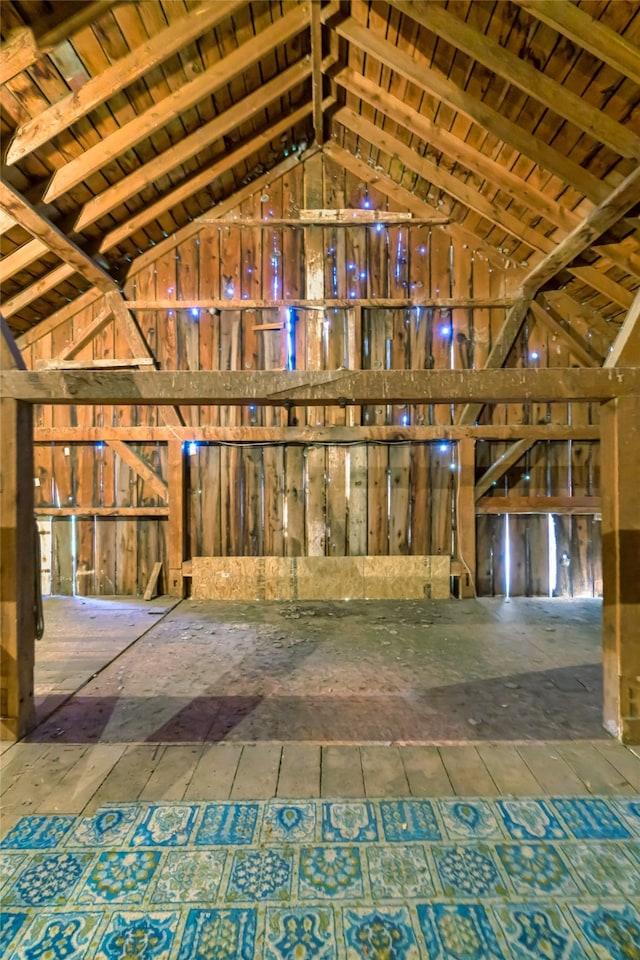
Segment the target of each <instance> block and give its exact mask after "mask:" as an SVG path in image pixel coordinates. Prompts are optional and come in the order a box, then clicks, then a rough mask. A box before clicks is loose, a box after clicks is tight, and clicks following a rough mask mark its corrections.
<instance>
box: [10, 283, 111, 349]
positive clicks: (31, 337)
mask: <svg viewBox="0 0 640 960" xmlns="http://www.w3.org/2000/svg"><path fill="white" fill-rule="evenodd" d="M102 296H103V294H102V293H101V292H100V290H96V288H95V287H91V289H90V290H86V291H85V292H84V293H81V294H80V296H79V297H76V299H75V300H72V301H71V303H65V305H64V307H60V309H59V310H56V311H55V313H50V314H49V316H48V317H45V318H44V320H41V321H40V323H38V324H36V325H35V326H33V327H31V328H30V329H29V330H27V331H25V333H22V334H21V335H20V336H19V337H18V340H17V344H18V346H19V347H20V349H21V350H26V349H27V347H30V346H31V344H32V343H35V342H36V340H40V338H41V337H46V336H47V334H49V333H51V332H52V331H53V330H56V329H57V328H58V327H59V326H61V325H62V324H63V323H66V322H67V320H69V319H70V318H71V317H73V316H75V314H76V313H79V312H80V311H81V310H84V309H85V308H86V307H90V306H92V305H93V304H94V303H95V302H96V300H99V299H100V297H102Z"/></svg>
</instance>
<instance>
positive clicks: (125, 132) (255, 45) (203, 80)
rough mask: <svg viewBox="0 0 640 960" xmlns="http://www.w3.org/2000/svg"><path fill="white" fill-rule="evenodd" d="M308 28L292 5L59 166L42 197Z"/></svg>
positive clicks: (304, 15) (56, 193) (77, 179)
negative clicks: (287, 10)
mask: <svg viewBox="0 0 640 960" xmlns="http://www.w3.org/2000/svg"><path fill="white" fill-rule="evenodd" d="M308 25H309V17H308V11H307V10H306V9H304V8H302V7H294V8H293V9H292V10H291V11H290V12H289V13H287V14H285V15H284V16H283V17H281V18H280V19H279V20H277V21H276V22H275V23H273V24H272V25H271V26H270V27H267V28H266V29H265V30H263V31H262V32H261V33H260V34H259V35H258V37H255V38H254V39H253V40H252V41H248V42H245V43H244V44H242V46H240V47H238V48H237V49H236V50H234V51H233V53H230V54H229V55H228V56H226V57H225V58H224V59H222V60H220V61H219V62H218V63H216V64H214V65H213V66H212V67H209V68H208V69H207V70H205V71H204V72H203V73H202V74H201V75H200V76H198V77H196V79H195V80H191V81H190V82H189V83H187V84H185V85H184V86H182V87H180V88H179V89H178V90H176V91H174V92H173V93H171V94H169V96H167V97H165V98H164V99H163V100H161V101H160V103H159V104H154V105H153V106H152V107H149V108H148V109H147V110H145V111H144V112H143V113H142V114H140V115H139V116H138V117H136V118H135V119H134V120H130V121H129V122H128V123H126V124H125V125H124V126H122V127H119V128H118V129H117V130H115V131H114V132H113V133H111V134H109V136H107V137H106V138H105V139H104V140H102V141H101V142H100V143H96V144H94V145H93V146H92V147H89V148H88V149H87V150H85V151H84V152H83V153H82V154H81V155H80V156H78V157H76V158H74V159H73V160H70V161H69V162H68V163H67V164H65V166H63V167H60V168H59V169H58V170H57V171H56V172H55V173H54V175H53V177H52V178H51V180H50V182H49V184H48V186H47V188H46V190H45V193H44V197H43V199H44V200H45V201H46V202H50V201H52V200H55V199H56V198H57V197H60V196H61V195H62V194H64V193H66V192H67V191H68V190H70V189H71V188H72V187H74V186H76V185H77V184H78V183H81V182H82V181H83V180H86V179H87V177H89V176H91V175H92V174H94V173H96V172H97V171H98V170H100V168H101V167H103V166H104V165H105V163H108V162H110V161H112V160H114V159H116V157H118V156H120V155H121V154H122V153H125V152H126V151H127V150H129V149H131V148H132V147H134V146H135V145H136V144H138V143H140V141H141V140H145V139H147V138H148V137H149V136H150V135H151V134H152V133H154V131H156V130H158V129H160V128H161V127H163V126H164V125H165V124H166V123H167V122H169V121H170V120H172V119H174V118H175V117H178V116H179V115H180V113H181V112H182V111H184V110H187V109H189V108H190V107H192V106H194V105H195V104H197V103H198V102H199V101H201V100H203V99H204V98H205V97H207V96H209V95H211V94H213V93H214V92H215V91H216V90H218V89H220V88H221V87H223V86H225V85H226V84H228V83H231V81H232V80H234V79H235V78H236V77H238V76H239V75H240V74H241V73H242V72H243V71H245V70H246V69H247V67H249V66H251V65H252V64H255V63H256V62H257V61H259V60H260V59H261V57H263V56H264V55H265V54H266V53H267V52H269V51H271V50H273V49H274V48H275V47H276V46H279V45H281V44H283V43H286V42H287V41H288V40H290V39H291V38H292V37H295V36H296V35H297V34H299V33H301V32H302V31H303V30H305V29H306V28H307V27H308Z"/></svg>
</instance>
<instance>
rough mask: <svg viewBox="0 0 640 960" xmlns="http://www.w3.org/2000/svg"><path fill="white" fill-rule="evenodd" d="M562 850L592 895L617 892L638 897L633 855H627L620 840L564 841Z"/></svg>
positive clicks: (639, 871) (639, 875) (638, 877)
mask: <svg viewBox="0 0 640 960" xmlns="http://www.w3.org/2000/svg"><path fill="white" fill-rule="evenodd" d="M562 853H563V855H564V857H565V858H566V859H567V860H568V861H569V863H570V864H571V866H572V868H573V871H574V873H575V874H577V875H578V876H579V877H580V880H581V883H582V884H583V885H584V886H585V888H586V889H587V891H588V893H590V894H591V895H592V896H594V897H600V896H610V895H616V894H619V893H621V894H623V895H624V896H628V897H640V869H638V864H637V863H635V862H634V860H633V857H631V858H629V857H628V856H627V849H626V846H625V845H624V844H623V843H620V844H616V843H611V841H607V840H586V841H577V842H575V843H567V844H564V845H563V847H562Z"/></svg>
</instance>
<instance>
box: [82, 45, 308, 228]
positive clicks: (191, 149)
mask: <svg viewBox="0 0 640 960" xmlns="http://www.w3.org/2000/svg"><path fill="white" fill-rule="evenodd" d="M310 73H311V64H310V62H309V59H308V58H307V57H304V58H303V59H302V60H299V61H298V63H294V64H293V65H292V66H291V67H289V68H288V69H287V70H284V71H283V72H282V73H280V74H278V75H277V76H276V77H274V78H273V79H272V80H269V82H268V83H265V84H263V85H262V86H261V87H259V88H258V89H257V90H254V91H253V93H250V94H249V96H247V97H243V98H242V100H239V101H238V102H237V103H235V104H234V105H233V106H232V107H230V108H229V109H228V110H225V111H224V112H223V113H221V114H220V115H219V116H217V117H215V118H214V119H213V120H210V121H209V122H208V123H206V124H204V125H203V126H202V127H199V128H198V129H197V130H196V131H194V133H192V134H190V135H189V136H188V137H184V138H183V139H182V140H180V141H179V142H178V143H176V144H174V145H173V146H172V147H170V148H169V149H168V150H165V151H164V152H163V153H161V154H159V156H157V157H154V159H153V160H150V161H149V162H148V163H145V164H143V165H142V166H140V167H138V168H137V169H136V170H134V171H133V173H130V174H129V175H128V176H126V177H124V178H123V179H122V180H119V181H118V182H117V183H114V184H113V186H111V187H108V188H107V189H106V190H104V191H103V192H102V193H100V194H98V196H96V197H93V199H91V200H89V201H88V202H87V203H86V204H85V205H84V207H83V208H82V210H81V212H80V215H79V216H78V219H77V220H76V223H75V225H74V230H77V231H81V230H84V228H85V227H88V226H89V224H91V223H94V222H95V221H96V220H99V219H100V217H103V216H105V214H107V213H109V212H110V211H111V210H113V209H114V208H115V207H118V206H120V205H121V204H123V203H125V202H126V201H127V200H128V199H129V198H130V197H132V196H135V195H136V194H138V193H140V192H141V191H142V190H144V188H145V187H146V186H148V185H149V184H150V183H154V182H155V181H156V180H158V179H160V177H163V176H164V175H165V174H167V173H169V172H170V171H171V170H173V169H174V168H175V167H177V166H179V165H180V164H182V163H185V162H186V161H187V160H189V159H190V158H191V157H193V156H195V155H196V154H197V153H199V152H200V151H201V150H204V149H205V147H207V146H209V145H210V144H211V143H214V142H215V141H216V140H220V139H222V137H224V136H225V135H226V134H227V133H230V132H231V131H232V130H235V129H236V127H239V126H241V125H242V124H243V123H245V122H246V121H247V120H250V119H251V118H252V117H254V116H255V115H256V114H257V113H260V112H261V111H263V110H264V109H265V107H267V106H268V104H270V103H271V102H272V101H273V100H275V99H277V98H278V97H281V96H283V95H284V94H285V93H288V92H289V90H291V89H293V88H294V87H295V86H297V85H298V84H300V83H303V82H304V80H306V79H307V77H309V75H310Z"/></svg>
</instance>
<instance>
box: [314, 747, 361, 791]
mask: <svg viewBox="0 0 640 960" xmlns="http://www.w3.org/2000/svg"><path fill="white" fill-rule="evenodd" d="M320 792H321V795H322V796H323V797H364V779H363V776H362V761H361V757H360V749H359V747H338V746H335V747H323V748H322V775H321V780H320Z"/></svg>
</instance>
